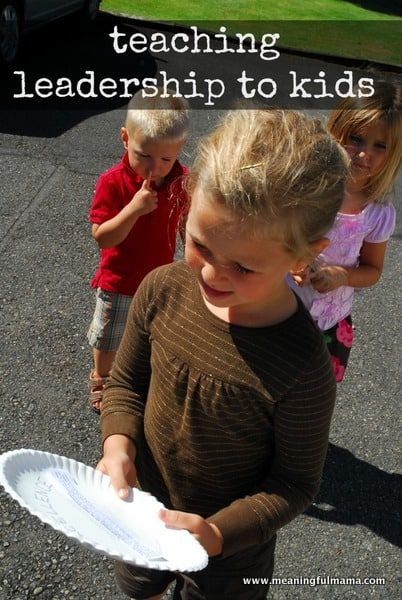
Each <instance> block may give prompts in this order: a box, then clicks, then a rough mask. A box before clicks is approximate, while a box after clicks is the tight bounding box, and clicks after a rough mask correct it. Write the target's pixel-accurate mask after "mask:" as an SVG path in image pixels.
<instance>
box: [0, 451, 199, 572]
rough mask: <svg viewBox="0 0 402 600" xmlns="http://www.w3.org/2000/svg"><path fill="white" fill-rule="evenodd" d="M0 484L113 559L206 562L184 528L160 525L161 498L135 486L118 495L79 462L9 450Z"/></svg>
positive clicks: (164, 564) (176, 567)
mask: <svg viewBox="0 0 402 600" xmlns="http://www.w3.org/2000/svg"><path fill="white" fill-rule="evenodd" d="M0 483H1V484H2V485H3V487H4V489H5V490H6V491H7V492H8V493H9V494H10V496H12V497H13V498H14V499H15V500H17V502H19V504H20V505H21V506H23V507H24V508H27V509H28V510H29V512H30V513H32V514H33V515H36V516H37V517H39V518H40V519H41V521H43V522H44V523H48V524H49V525H51V526H52V527H53V528H54V529H57V530H58V531H61V532H63V533H64V534H65V535H67V536H68V537H70V538H74V539H75V540H77V541H78V542H80V543H81V544H83V545H84V546H87V547H89V548H92V549H94V550H97V551H99V552H102V553H103V554H107V555H109V556H111V557H112V558H116V559H119V560H123V561H125V562H129V563H132V564H135V565H139V566H143V567H149V568H152V569H167V570H170V571H198V570H200V569H203V568H204V567H205V566H206V565H207V563H208V555H207V553H206V551H205V550H204V548H203V547H202V546H201V544H199V543H198V542H197V540H196V539H195V538H194V537H193V536H192V535H191V534H190V533H189V532H188V531H185V530H174V529H168V528H167V527H165V525H164V524H163V523H162V521H161V520H160V519H159V517H158V511H159V510H160V509H161V508H163V504H162V503H161V502H158V500H157V499H156V498H154V497H153V496H151V495H150V494H147V493H145V492H142V491H140V490H137V489H135V488H134V489H132V491H131V492H130V498H129V500H127V501H124V500H121V499H120V498H119V497H118V496H117V494H116V492H115V491H114V489H113V488H112V486H111V484H110V478H109V477H108V476H106V475H103V474H102V473H100V471H95V469H92V468H91V467H88V466H86V465H84V464H83V463H80V462H77V461H75V460H72V459H70V458H66V457H64V456H58V455H57V454H50V453H49V452H40V451H38V450H27V449H21V450H13V451H11V452H6V453H4V454H2V455H0Z"/></svg>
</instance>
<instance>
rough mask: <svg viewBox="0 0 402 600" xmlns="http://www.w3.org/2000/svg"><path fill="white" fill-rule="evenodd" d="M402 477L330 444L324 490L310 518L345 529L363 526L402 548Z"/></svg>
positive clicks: (323, 482)
mask: <svg viewBox="0 0 402 600" xmlns="http://www.w3.org/2000/svg"><path fill="white" fill-rule="evenodd" d="M401 483H402V476H401V475H398V474H396V473H387V472H386V471H383V470H382V469H379V468H378V467H375V466H373V465H371V464H370V463H367V462H365V461H364V460H360V459H358V458H356V457H355V456H354V455H353V454H352V453H351V452H349V450H346V449H345V448H341V447H339V446H335V445H334V444H330V445H329V447H328V454H327V460H326V463H325V469H324V474H323V481H322V484H321V490H320V493H319V495H318V497H317V498H316V501H315V503H314V504H313V506H311V507H310V508H309V509H308V510H307V511H306V514H307V515H309V516H310V517H315V518H317V519H320V520H322V521H331V522H333V523H342V524H344V525H356V524H361V525H364V526H365V527H367V528H368V529H371V531H373V532H374V533H375V534H376V535H378V536H380V537H382V538H384V539H385V540H387V541H389V542H391V544H393V545H395V546H398V547H400V546H402V543H401V542H402V535H401V533H402V531H401V514H400V513H401V506H402V486H401Z"/></svg>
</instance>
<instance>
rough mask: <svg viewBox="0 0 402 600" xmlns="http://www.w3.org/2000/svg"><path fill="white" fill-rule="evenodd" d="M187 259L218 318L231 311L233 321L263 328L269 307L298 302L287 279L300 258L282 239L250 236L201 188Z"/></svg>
mask: <svg viewBox="0 0 402 600" xmlns="http://www.w3.org/2000/svg"><path fill="white" fill-rule="evenodd" d="M185 258H186V261H187V264H188V265H189V266H190V268H191V269H192V271H193V272H194V274H195V275H196V277H197V280H198V283H199V286H200V290H201V294H202V296H203V298H204V301H205V303H206V305H207V306H208V307H209V308H210V310H211V311H212V312H214V313H215V314H218V316H219V314H229V312H227V313H225V312H224V311H222V309H229V311H230V319H227V320H229V321H230V322H234V323H237V324H239V325H248V326H253V325H254V326H260V325H261V323H262V322H263V321H264V318H265V317H266V315H267V314H269V311H271V313H272V311H273V310H276V309H277V308H279V309H280V308H281V303H282V306H283V303H285V304H286V302H289V300H290V299H291V300H290V301H294V298H293V297H292V293H291V292H290V296H289V288H288V286H287V284H286V282H285V278H286V276H287V274H288V272H289V271H290V270H291V269H294V268H300V264H299V263H300V261H296V259H295V257H294V256H292V255H291V254H290V253H289V252H288V251H286V249H285V248H284V247H283V245H282V244H280V243H279V242H277V241H273V240H271V239H269V237H267V238H263V237H261V236H260V237H259V238H255V237H254V236H253V235H250V232H247V230H246V228H245V227H242V226H239V225H238V223H236V220H235V217H233V215H232V213H231V212H230V211H228V210H227V209H225V208H223V207H221V206H219V205H218V204H217V203H215V202H213V201H210V200H208V199H207V198H205V197H204V196H203V194H202V192H201V191H200V190H195V192H194V194H193V196H192V201H191V208H190V212H189V215H188V220H187V226H186V249H185ZM219 311H221V313H219ZM267 311H268V312H267Z"/></svg>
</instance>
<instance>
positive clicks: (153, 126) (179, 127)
mask: <svg viewBox="0 0 402 600" xmlns="http://www.w3.org/2000/svg"><path fill="white" fill-rule="evenodd" d="M166 91H167V93H168V94H169V97H168V98H163V97H161V92H162V90H160V89H158V93H157V95H156V96H154V97H143V95H142V90H138V92H137V93H136V94H134V96H133V97H132V98H131V100H130V102H129V104H128V107H127V116H126V122H125V126H126V129H127V131H128V132H129V134H133V133H134V132H135V131H140V132H141V134H142V135H143V136H145V137H146V138H148V139H150V140H155V139H172V140H185V139H186V137H187V133H188V128H189V107H188V103H187V101H186V100H185V99H184V98H173V97H172V94H173V92H172V91H169V90H166Z"/></svg>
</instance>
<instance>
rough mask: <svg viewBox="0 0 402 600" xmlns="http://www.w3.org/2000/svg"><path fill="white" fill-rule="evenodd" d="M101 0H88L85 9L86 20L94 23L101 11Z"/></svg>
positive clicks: (84, 16)
mask: <svg viewBox="0 0 402 600" xmlns="http://www.w3.org/2000/svg"><path fill="white" fill-rule="evenodd" d="M100 3H101V0H87V1H86V2H85V6H84V9H83V13H82V14H83V18H84V20H85V21H87V22H88V21H89V22H90V23H93V22H94V21H95V19H96V17H97V16H98V13H99V5H100Z"/></svg>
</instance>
